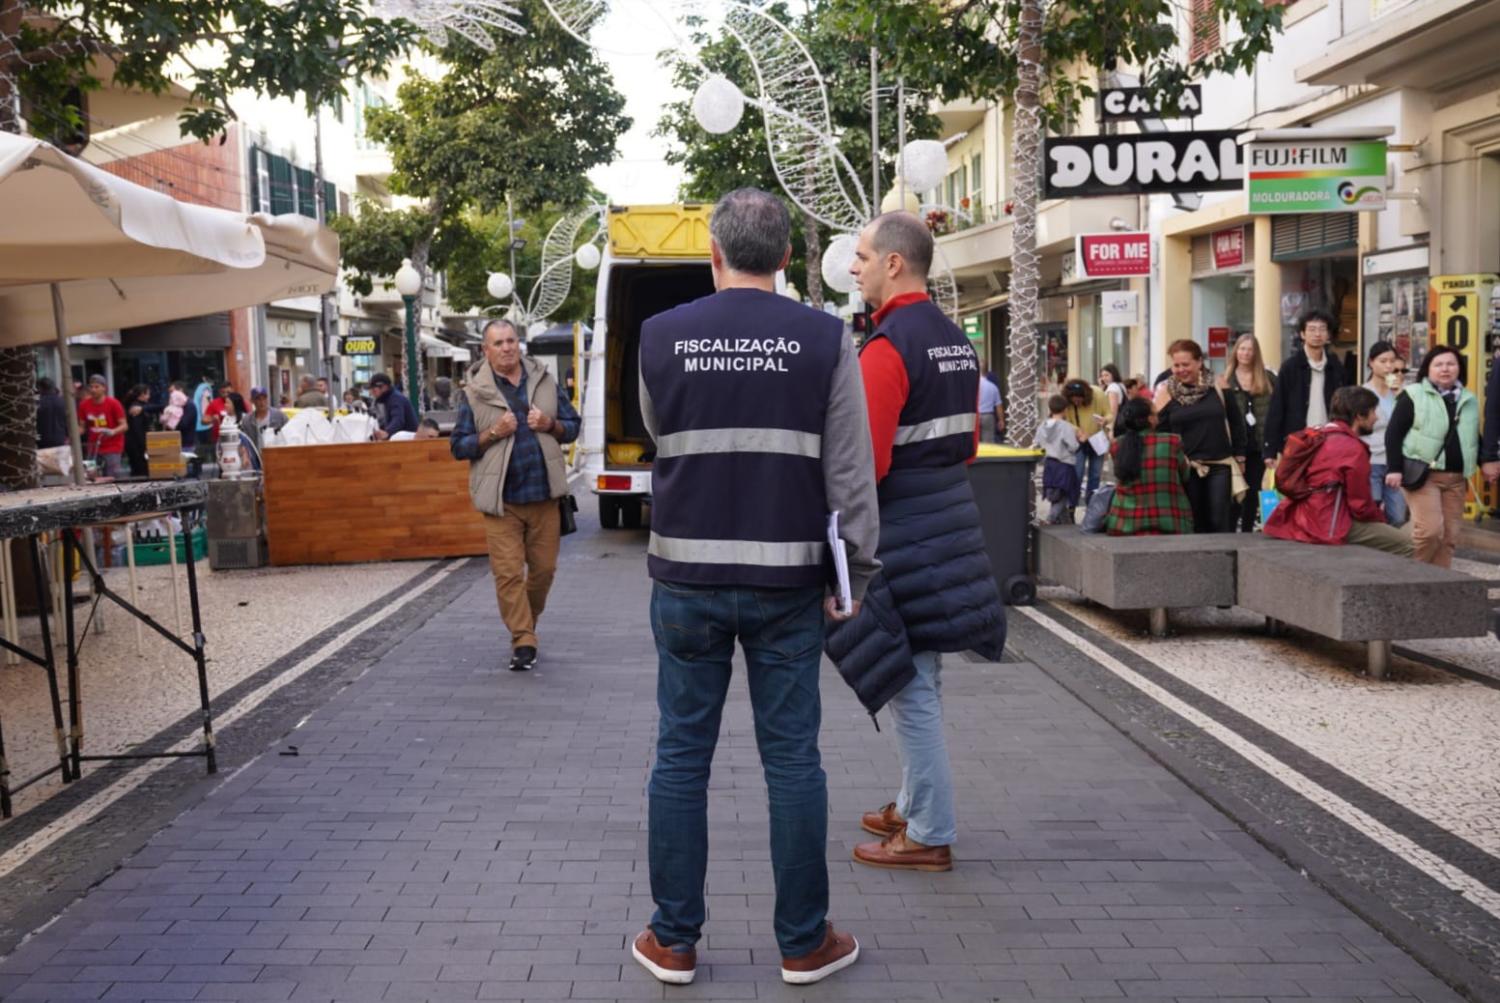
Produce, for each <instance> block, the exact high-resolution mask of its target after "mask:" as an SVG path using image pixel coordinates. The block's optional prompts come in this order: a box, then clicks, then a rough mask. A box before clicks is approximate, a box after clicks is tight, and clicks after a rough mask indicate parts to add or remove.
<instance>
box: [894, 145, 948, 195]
mask: <svg viewBox="0 0 1500 1003" xmlns="http://www.w3.org/2000/svg"><path fill="white" fill-rule="evenodd" d="M899 167H900V171H901V176H902V177H903V178H905V179H906V183H907V184H908V185H910V186H911V187H912V188H914V189H916V190H917V191H919V192H925V191H931V190H932V189H934V188H936V187H937V186H938V185H939V184H940V183H941V182H942V180H943V176H944V175H945V174H947V173H948V150H947V148H946V147H944V146H943V144H942V143H940V142H938V141H937V140H935V139H914V140H912V141H911V142H910V143H907V144H906V146H904V147H902V149H901V160H900V164H899Z"/></svg>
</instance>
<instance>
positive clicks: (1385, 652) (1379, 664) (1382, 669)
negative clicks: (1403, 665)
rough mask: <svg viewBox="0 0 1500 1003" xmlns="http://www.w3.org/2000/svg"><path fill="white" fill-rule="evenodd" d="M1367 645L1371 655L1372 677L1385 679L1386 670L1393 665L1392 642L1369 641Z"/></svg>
mask: <svg viewBox="0 0 1500 1003" xmlns="http://www.w3.org/2000/svg"><path fill="white" fill-rule="evenodd" d="M1366 646H1367V648H1368V655H1369V668H1370V678H1371V679H1384V678H1385V673H1386V670H1388V669H1389V668H1390V667H1391V642H1390V641H1368V642H1366Z"/></svg>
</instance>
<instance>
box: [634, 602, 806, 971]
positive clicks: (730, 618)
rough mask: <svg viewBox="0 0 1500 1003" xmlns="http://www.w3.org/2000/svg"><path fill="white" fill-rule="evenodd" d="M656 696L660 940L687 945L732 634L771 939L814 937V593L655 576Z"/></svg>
mask: <svg viewBox="0 0 1500 1003" xmlns="http://www.w3.org/2000/svg"><path fill="white" fill-rule="evenodd" d="M651 630H652V633H653V635H654V636H655V637H656V652H657V658H658V661H657V675H656V704H657V707H658V709H659V710H660V712H661V722H660V726H659V728H658V733H657V740H656V763H655V765H654V766H653V767H652V769H651V783H650V786H649V788H648V791H649V795H650V823H649V825H650V837H649V843H650V853H649V856H650V862H651V897H652V898H653V899H655V900H656V914H655V915H654V916H653V917H652V918H651V928H652V930H654V931H655V933H656V939H657V941H658V942H659V943H661V944H662V945H664V946H667V945H672V944H695V943H697V941H698V938H699V936H700V933H701V930H702V928H703V921H704V918H705V917H704V902H703V882H704V878H705V877H706V875H707V871H708V774H709V765H710V764H711V763H712V761H713V757H714V746H715V744H717V742H718V740H719V719H720V716H721V715H722V713H723V710H724V700H725V697H726V696H727V695H728V692H729V677H730V671H731V666H730V662H731V659H732V658H733V657H734V642H735V639H736V638H738V639H739V642H740V645H741V646H742V647H743V648H744V651H745V662H746V665H747V667H748V671H747V673H746V676H747V678H748V680H749V684H750V704H751V707H752V709H753V710H754V713H755V742H756V745H757V746H758V747H759V749H760V761H761V766H762V768H763V769H764V771H765V777H766V788H767V789H768V792H769V795H770V797H769V802H770V811H769V814H770V828H771V872H772V874H773V876H774V879H775V882H776V910H775V931H776V942H777V943H778V944H779V945H780V947H781V953H782V955H783V956H784V957H789V958H790V957H800V956H802V955H804V954H807V953H809V952H811V951H814V950H816V949H817V948H818V947H820V946H821V945H822V943H823V936H824V924H825V922H826V919H827V915H828V862H827V859H826V856H825V855H826V853H827V841H828V782H827V778H826V777H825V776H824V774H823V763H822V759H821V757H820V756H819V754H818V727H819V725H820V723H821V720H822V703H821V700H820V697H819V693H818V668H819V664H820V663H821V661H822V658H823V590H822V589H821V588H812V589H753V588H732V587H697V586H686V585H673V584H667V583H664V582H656V583H655V585H654V587H653V588H652V591H651Z"/></svg>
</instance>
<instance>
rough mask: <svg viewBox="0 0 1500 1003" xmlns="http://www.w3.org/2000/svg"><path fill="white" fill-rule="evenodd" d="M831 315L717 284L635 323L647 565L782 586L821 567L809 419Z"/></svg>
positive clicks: (824, 363)
mask: <svg viewBox="0 0 1500 1003" xmlns="http://www.w3.org/2000/svg"><path fill="white" fill-rule="evenodd" d="M843 337H844V330H843V323H842V322H841V321H840V320H839V319H838V318H836V317H830V316H829V315H827V314H824V313H821V312H819V311H817V310H813V309H811V308H810V307H805V306H802V305H801V304H800V303H796V302H794V301H792V300H790V299H787V298H786V297H784V296H777V295H775V294H774V293H768V292H762V291H760V290H756V289H727V290H725V291H723V292H719V293H715V294H714V295H712V296H707V297H704V298H703V299H700V300H695V301H694V302H692V303H688V304H685V305H683V306H679V307H676V308H675V309H672V310H668V311H667V312H665V313H660V314H657V315H656V316H654V317H652V318H651V319H650V320H648V321H646V323H645V324H644V325H643V326H642V328H641V379H642V380H643V381H644V382H645V385H646V392H647V393H648V394H649V395H650V398H651V404H652V408H653V409H654V411H655V413H656V422H657V440H656V459H655V461H654V463H653V465H652V472H651V477H652V505H651V543H650V546H649V548H648V550H647V558H646V564H647V568H648V569H649V571H650V574H651V577H652V578H656V579H660V580H662V581H668V582H681V583H684V584H689V585H729V586H748V587H761V588H767V587H769V588H794V587H811V586H818V585H822V584H824V583H825V582H826V581H827V577H826V572H825V564H824V561H825V555H826V553H827V549H828V547H827V543H826V538H827V518H828V501H827V498H826V496H825V494H824V490H823V461H822V457H823V425H824V419H825V414H826V411H827V406H828V397H829V394H830V392H831V390H832V384H833V373H834V369H835V367H836V366H837V364H838V359H839V348H840V345H841V342H840V339H841V338H843Z"/></svg>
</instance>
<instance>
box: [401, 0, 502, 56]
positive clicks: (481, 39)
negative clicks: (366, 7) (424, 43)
mask: <svg viewBox="0 0 1500 1003" xmlns="http://www.w3.org/2000/svg"><path fill="white" fill-rule="evenodd" d="M371 11H372V12H373V13H374V14H375V15H376V16H377V17H384V18H392V19H394V18H400V19H402V20H406V21H410V22H411V23H412V24H414V25H416V26H417V27H418V28H420V29H421V30H422V31H423V32H425V33H426V35H427V38H428V40H429V41H431V42H432V44H433V45H436V46H437V47H438V48H440V49H445V48H447V47H448V44H449V42H450V41H451V37H450V35H449V32H452V33H453V34H454V35H459V36H461V37H463V38H466V39H468V40H469V41H470V42H473V43H474V44H475V45H477V46H479V47H480V48H481V49H484V50H485V51H486V52H494V51H495V34H496V33H500V34H511V35H524V34H526V28H525V26H524V25H523V24H521V22H520V21H519V20H517V18H519V17H521V10H520V8H518V7H515V6H513V5H512V4H509V3H505V2H503V0H375V2H374V3H373V4H372V5H371Z"/></svg>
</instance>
